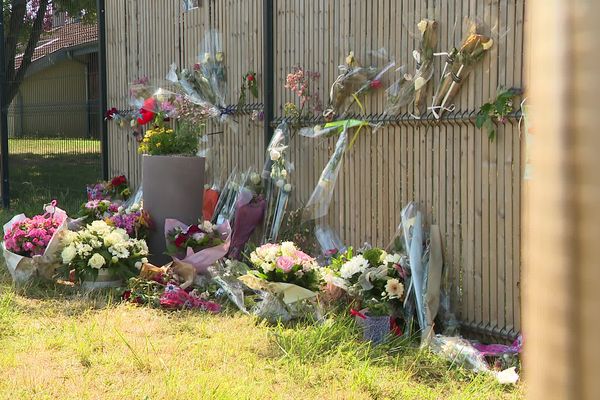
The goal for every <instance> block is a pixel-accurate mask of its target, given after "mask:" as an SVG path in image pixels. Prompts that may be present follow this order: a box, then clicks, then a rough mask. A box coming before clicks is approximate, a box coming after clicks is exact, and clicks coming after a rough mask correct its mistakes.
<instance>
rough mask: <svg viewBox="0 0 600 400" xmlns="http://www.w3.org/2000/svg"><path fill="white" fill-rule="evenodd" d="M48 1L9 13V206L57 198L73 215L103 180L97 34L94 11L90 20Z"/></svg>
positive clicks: (29, 205) (27, 206) (20, 206)
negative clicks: (87, 190) (87, 189)
mask: <svg viewBox="0 0 600 400" xmlns="http://www.w3.org/2000/svg"><path fill="white" fill-rule="evenodd" d="M47 3H49V2H47V1H39V2H27V6H26V9H25V13H24V15H20V14H19V11H20V10H19V9H18V8H16V7H15V8H13V9H12V10H11V12H10V13H9V14H8V15H7V16H6V15H5V20H8V23H7V24H6V25H5V37H6V38H7V39H6V44H7V45H6V49H5V51H6V57H7V64H8V67H7V70H6V78H7V81H6V82H7V84H6V88H7V93H6V104H8V105H9V106H8V112H7V119H8V137H9V174H10V175H9V183H10V186H11V191H10V194H11V199H12V204H11V205H12V206H14V207H15V209H19V210H21V209H30V208H33V207H41V205H42V204H44V203H48V202H50V201H51V200H54V199H55V200H58V202H59V204H60V205H61V206H62V207H63V208H66V209H68V210H69V211H75V210H76V209H77V208H78V206H79V205H80V204H81V202H82V201H83V200H84V199H85V185H86V184H87V183H93V182H95V181H97V180H98V179H99V178H100V176H101V154H100V137H101V127H102V125H101V123H102V118H103V112H102V110H101V108H100V101H99V99H100V92H99V90H100V85H99V73H98V71H99V65H98V50H99V47H98V34H99V33H98V26H97V24H96V22H95V17H91V16H92V15H93V14H94V13H93V10H87V12H88V16H89V17H88V18H85V17H82V15H83V14H76V16H72V15H70V14H68V13H67V12H65V11H61V10H59V9H57V8H56V7H57V6H53V5H52V4H47ZM59 3H60V2H56V4H59ZM53 7H54V8H53ZM5 14H6V12H5ZM13 19H22V24H21V26H20V27H19V25H17V24H13V23H12V20H13ZM15 35H16V39H15V40H13V39H14V37H15Z"/></svg>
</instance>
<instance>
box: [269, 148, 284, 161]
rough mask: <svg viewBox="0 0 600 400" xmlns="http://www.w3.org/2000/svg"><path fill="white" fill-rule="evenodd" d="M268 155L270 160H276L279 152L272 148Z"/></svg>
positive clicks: (279, 155) (278, 157)
mask: <svg viewBox="0 0 600 400" xmlns="http://www.w3.org/2000/svg"><path fill="white" fill-rule="evenodd" d="M269 156H270V157H271V161H277V160H279V159H280V158H281V152H280V151H279V150H275V149H272V150H271V151H270V152H269Z"/></svg>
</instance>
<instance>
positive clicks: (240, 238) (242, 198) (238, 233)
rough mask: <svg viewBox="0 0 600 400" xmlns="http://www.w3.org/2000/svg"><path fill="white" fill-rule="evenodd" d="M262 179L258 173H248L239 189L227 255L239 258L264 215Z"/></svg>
mask: <svg viewBox="0 0 600 400" xmlns="http://www.w3.org/2000/svg"><path fill="white" fill-rule="evenodd" d="M262 189H263V187H262V179H261V177H260V175H259V174H257V173H255V172H253V173H251V174H250V178H249V181H248V183H247V185H246V186H244V187H243V188H242V189H241V192H240V194H239V196H238V199H237V202H236V205H235V219H234V222H233V234H232V237H231V246H230V247H229V253H228V257H229V258H232V259H239V258H240V256H241V254H242V251H243V250H244V247H245V246H246V243H247V242H248V240H249V239H250V236H252V234H253V233H254V231H255V230H256V228H258V227H259V226H260V225H261V224H262V223H263V220H264V217H265V208H266V203H265V198H264V196H263V193H262V192H263V190H262Z"/></svg>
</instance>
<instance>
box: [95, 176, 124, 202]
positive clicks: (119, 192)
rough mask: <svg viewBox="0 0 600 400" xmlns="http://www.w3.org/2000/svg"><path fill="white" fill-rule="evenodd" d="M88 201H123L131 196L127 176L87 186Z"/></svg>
mask: <svg viewBox="0 0 600 400" xmlns="http://www.w3.org/2000/svg"><path fill="white" fill-rule="evenodd" d="M86 189H87V198H88V201H92V200H122V201H125V200H127V199H128V198H129V196H131V189H129V186H128V185H127V178H126V177H125V175H120V176H115V177H114V178H112V179H111V180H110V181H106V182H99V183H96V184H93V185H88V186H87V188H86Z"/></svg>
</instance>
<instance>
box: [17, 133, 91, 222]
mask: <svg viewBox="0 0 600 400" xmlns="http://www.w3.org/2000/svg"><path fill="white" fill-rule="evenodd" d="M9 154H10V158H9V160H10V164H9V171H10V185H11V191H10V192H11V199H12V201H11V207H12V208H13V209H14V210H18V211H26V212H27V213H28V214H29V213H39V212H40V210H41V206H42V205H43V204H44V203H48V202H50V201H51V200H53V199H56V200H58V202H59V205H60V206H61V207H62V208H64V209H66V210H67V211H76V210H77V209H78V208H79V206H80V205H81V203H82V202H83V201H84V200H85V199H86V194H85V185H86V184H88V183H93V182H96V181H98V179H99V178H100V175H101V164H100V163H101V158H100V142H99V141H98V140H86V139H75V140H65V139H11V140H10V143H9Z"/></svg>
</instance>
